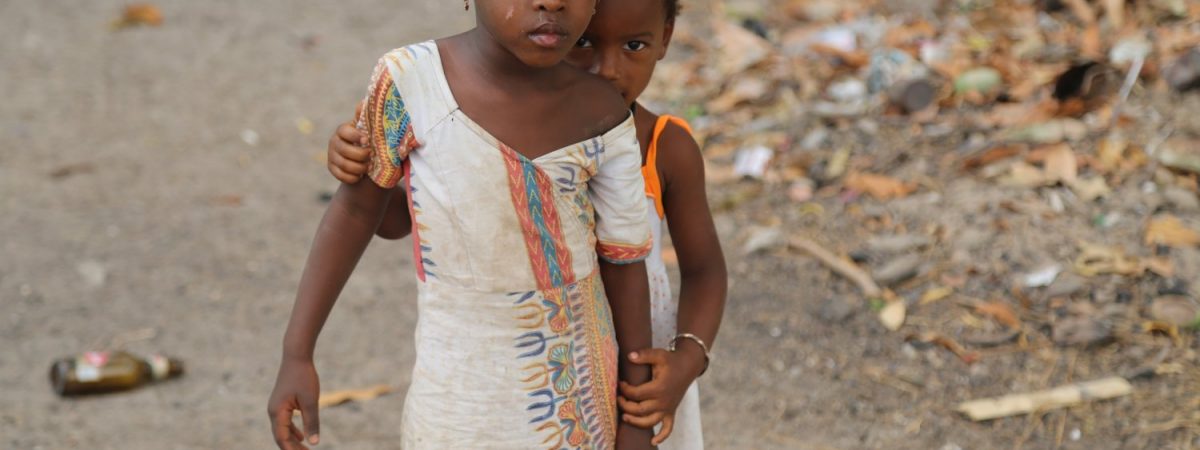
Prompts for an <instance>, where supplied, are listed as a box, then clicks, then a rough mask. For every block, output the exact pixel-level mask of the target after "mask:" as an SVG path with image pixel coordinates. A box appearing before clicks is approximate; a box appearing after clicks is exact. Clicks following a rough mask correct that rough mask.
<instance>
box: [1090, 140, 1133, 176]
mask: <svg viewBox="0 0 1200 450" xmlns="http://www.w3.org/2000/svg"><path fill="white" fill-rule="evenodd" d="M1127 148H1129V142H1128V141H1126V140H1124V139H1118V138H1113V137H1109V138H1105V139H1104V140H1101V141H1100V145H1099V148H1097V149H1096V154H1097V157H1098V162H1099V165H1100V169H1101V170H1105V171H1112V170H1115V169H1117V167H1119V166H1120V164H1121V161H1122V160H1124V159H1125V149H1127Z"/></svg>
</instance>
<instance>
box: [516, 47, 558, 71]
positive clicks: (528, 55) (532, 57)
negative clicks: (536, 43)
mask: <svg viewBox="0 0 1200 450" xmlns="http://www.w3.org/2000/svg"><path fill="white" fill-rule="evenodd" d="M516 56H517V59H520V60H521V62H522V63H524V64H525V65H527V66H529V67H536V68H539V69H545V68H550V67H554V66H556V65H558V64H559V63H562V62H563V60H565V59H566V52H554V51H545V50H543V51H527V52H518V53H516Z"/></svg>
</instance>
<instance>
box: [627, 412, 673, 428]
mask: <svg viewBox="0 0 1200 450" xmlns="http://www.w3.org/2000/svg"><path fill="white" fill-rule="evenodd" d="M663 416H665V414H663V413H660V412H656V413H654V414H651V415H649V416H644V417H638V416H631V415H629V414H625V415H624V416H622V417H621V420H624V421H625V423H628V424H630V425H633V426H635V427H638V428H643V429H647V430H649V429H652V428H654V426H655V425H658V423H659V422H662V419H663Z"/></svg>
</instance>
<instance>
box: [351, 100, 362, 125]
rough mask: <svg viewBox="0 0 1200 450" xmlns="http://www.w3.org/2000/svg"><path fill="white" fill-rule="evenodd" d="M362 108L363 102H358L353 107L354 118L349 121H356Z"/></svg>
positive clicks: (360, 114)
mask: <svg viewBox="0 0 1200 450" xmlns="http://www.w3.org/2000/svg"><path fill="white" fill-rule="evenodd" d="M362 110H363V102H358V105H357V106H355V107H354V120H352V121H351V122H357V121H358V118H359V116H362Z"/></svg>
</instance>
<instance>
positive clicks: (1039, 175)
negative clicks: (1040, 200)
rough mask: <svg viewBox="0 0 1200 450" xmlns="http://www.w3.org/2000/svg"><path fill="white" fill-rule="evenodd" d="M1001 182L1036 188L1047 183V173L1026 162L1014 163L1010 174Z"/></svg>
mask: <svg viewBox="0 0 1200 450" xmlns="http://www.w3.org/2000/svg"><path fill="white" fill-rule="evenodd" d="M1000 182H1001V183H1004V184H1007V185H1011V186H1018V187H1028V188H1034V187H1038V186H1042V185H1045V184H1046V173H1045V172H1043V171H1042V169H1039V168H1037V167H1033V166H1031V165H1029V164H1026V163H1025V162H1018V163H1016V164H1013V165H1012V167H1011V168H1010V169H1009V173H1008V175H1006V176H1004V178H1002V179H1001V180H1000Z"/></svg>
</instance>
